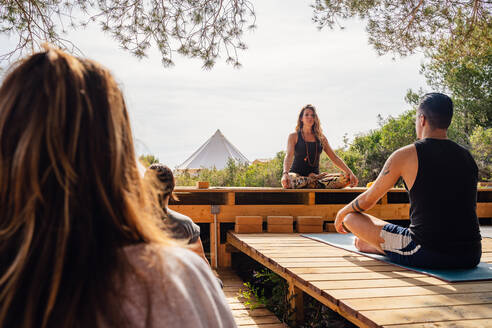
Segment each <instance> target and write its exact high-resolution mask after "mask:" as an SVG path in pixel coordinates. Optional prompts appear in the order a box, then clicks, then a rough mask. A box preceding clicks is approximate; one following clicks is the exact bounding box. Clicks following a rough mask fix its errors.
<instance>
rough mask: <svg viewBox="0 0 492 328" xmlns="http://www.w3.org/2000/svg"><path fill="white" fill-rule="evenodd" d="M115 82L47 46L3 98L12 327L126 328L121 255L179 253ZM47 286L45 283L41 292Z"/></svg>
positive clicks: (1, 153) (0, 204)
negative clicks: (153, 246) (134, 249)
mask: <svg viewBox="0 0 492 328" xmlns="http://www.w3.org/2000/svg"><path fill="white" fill-rule="evenodd" d="M134 154H135V150H134V147H133V137H132V132H131V127H130V119H129V116H128V112H127V110H126V106H125V102H124V99H123V95H122V93H121V91H120V89H119V88H118V85H117V83H116V81H115V80H114V79H113V77H112V75H111V74H110V73H109V71H108V70H107V69H105V68H103V67H102V66H100V65H99V64H97V63H95V62H93V61H90V60H86V59H79V58H75V57H73V56H71V55H69V54H67V53H65V52H63V51H60V50H57V49H53V48H50V47H48V46H46V50H45V51H41V52H38V53H35V54H33V55H31V56H29V57H27V58H25V59H23V60H22V61H20V62H19V63H17V64H16V65H14V66H13V67H12V68H11V70H10V73H9V74H8V75H7V76H6V77H5V80H4V81H3V84H2V86H1V88H0V240H1V242H0V291H1V293H0V327H22V328H30V327H41V328H44V327H54V328H56V327H97V326H101V325H102V324H101V323H102V322H105V323H107V324H108V325H109V326H118V327H121V326H124V325H125V322H126V320H125V315H126V314H125V313H123V311H122V310H121V307H120V305H121V304H119V303H121V298H120V297H119V296H121V295H120V290H121V289H120V288H118V286H116V285H115V281H122V280H120V279H122V276H123V274H124V273H126V272H131V271H132V270H133V269H132V267H130V265H129V264H128V258H127V256H126V255H125V253H124V252H122V251H121V248H122V247H124V246H126V245H130V244H137V243H141V242H147V243H150V242H155V243H162V244H166V243H167V244H172V243H173V242H172V241H171V240H170V239H169V237H167V236H166V235H165V234H164V233H163V232H162V230H161V225H162V223H160V220H159V219H160V217H158V216H157V215H155V213H154V212H153V211H151V209H152V207H151V206H150V205H151V204H153V203H151V201H150V198H148V197H147V196H146V195H147V194H148V193H147V192H143V191H142V189H143V188H144V185H143V184H142V181H141V179H140V176H139V173H138V169H137V165H136V160H135V156H134ZM40 282H42V283H40Z"/></svg>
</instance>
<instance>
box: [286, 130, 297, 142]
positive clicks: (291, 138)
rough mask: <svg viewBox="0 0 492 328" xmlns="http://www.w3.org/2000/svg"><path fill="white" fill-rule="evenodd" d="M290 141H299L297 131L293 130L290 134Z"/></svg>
mask: <svg viewBox="0 0 492 328" xmlns="http://www.w3.org/2000/svg"><path fill="white" fill-rule="evenodd" d="M288 140H289V142H294V143H295V142H296V141H297V132H292V133H290V134H289V139H288Z"/></svg>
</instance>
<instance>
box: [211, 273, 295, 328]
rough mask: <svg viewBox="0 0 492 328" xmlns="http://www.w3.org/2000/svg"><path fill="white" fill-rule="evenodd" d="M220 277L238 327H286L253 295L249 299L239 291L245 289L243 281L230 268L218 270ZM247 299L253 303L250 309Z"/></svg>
mask: <svg viewBox="0 0 492 328" xmlns="http://www.w3.org/2000/svg"><path fill="white" fill-rule="evenodd" d="M219 276H220V279H222V283H223V284H224V288H223V291H224V294H225V296H226V299H227V302H228V303H229V307H230V308H231V311H232V315H233V316H234V320H235V321H236V324H237V325H238V327H239V328H286V327H287V326H286V325H284V324H283V323H281V322H280V320H279V319H278V318H277V317H276V316H275V315H274V314H273V313H272V312H270V311H269V310H267V309H266V308H265V306H263V305H262V304H259V303H256V302H255V301H254V297H253V298H252V299H251V300H248V299H245V298H244V297H242V296H241V295H240V293H239V291H240V290H244V289H246V287H245V286H244V283H243V282H242V281H241V279H239V277H238V276H237V275H236V274H235V273H234V272H233V271H231V270H230V269H229V270H228V269H221V270H219ZM247 301H250V302H253V303H254V308H253V309H252V308H251V306H250V305H247V304H245V303H246V302H247Z"/></svg>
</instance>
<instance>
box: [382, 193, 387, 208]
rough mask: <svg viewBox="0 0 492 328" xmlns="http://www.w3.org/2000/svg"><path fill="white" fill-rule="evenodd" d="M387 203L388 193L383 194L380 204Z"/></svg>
mask: <svg viewBox="0 0 492 328" xmlns="http://www.w3.org/2000/svg"><path fill="white" fill-rule="evenodd" d="M387 204H388V193H386V194H384V196H383V198H381V205H387Z"/></svg>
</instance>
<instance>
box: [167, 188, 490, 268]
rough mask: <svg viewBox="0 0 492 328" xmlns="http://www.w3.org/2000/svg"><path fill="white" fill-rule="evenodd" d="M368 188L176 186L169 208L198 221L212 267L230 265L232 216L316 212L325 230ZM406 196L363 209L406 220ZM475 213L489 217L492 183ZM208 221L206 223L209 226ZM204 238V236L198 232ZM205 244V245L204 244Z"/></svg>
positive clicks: (398, 192) (391, 194)
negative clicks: (228, 238)
mask: <svg viewBox="0 0 492 328" xmlns="http://www.w3.org/2000/svg"><path fill="white" fill-rule="evenodd" d="M366 190H367V188H344V189H282V188H258V187H250V188H247V187H210V188H208V189H196V188H195V187H179V186H178V187H176V188H175V190H174V191H175V193H176V194H177V195H178V197H179V201H173V200H171V201H170V205H169V206H170V208H171V209H172V210H175V211H177V212H179V213H182V214H185V215H187V216H189V217H190V218H192V219H193V221H194V222H196V223H200V224H202V232H205V231H207V233H206V234H207V238H209V240H210V246H209V248H208V249H209V251H210V254H211V264H212V266H214V267H217V266H219V267H230V257H229V256H228V253H227V252H226V249H225V243H226V233H225V232H226V231H227V230H230V229H234V224H235V218H236V216H261V217H262V218H263V220H264V222H265V221H266V220H267V217H268V216H293V217H294V219H296V218H297V217H298V216H320V217H321V219H322V220H323V222H324V223H326V225H325V231H330V229H329V228H328V224H330V223H333V221H334V220H335V216H336V214H337V212H338V211H339V210H340V209H341V208H343V207H344V206H345V205H346V204H348V203H350V202H351V201H352V200H353V199H355V198H356V197H357V196H358V195H360V194H361V193H363V192H364V191H366ZM409 208H410V204H409V199H408V194H407V192H406V191H405V190H404V189H401V188H400V189H399V188H392V189H390V190H389V191H388V192H387V194H386V195H385V196H383V197H382V198H381V199H380V200H379V202H378V203H377V204H376V205H375V206H374V207H373V208H372V209H371V210H369V211H368V212H367V213H368V214H371V215H374V216H376V217H378V218H380V219H383V220H408V218H409V216H408V214H409ZM477 216H478V217H479V218H481V219H485V220H489V219H492V189H485V188H481V189H479V190H478V192H477ZM207 225H208V229H207ZM202 239H205V238H203V237H202ZM207 246H208V245H207Z"/></svg>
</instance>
